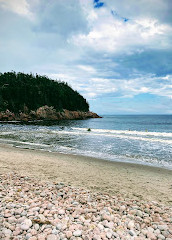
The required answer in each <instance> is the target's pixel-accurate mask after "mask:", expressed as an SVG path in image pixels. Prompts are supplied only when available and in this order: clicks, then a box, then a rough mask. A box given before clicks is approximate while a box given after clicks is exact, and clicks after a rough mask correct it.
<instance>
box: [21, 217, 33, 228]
mask: <svg viewBox="0 0 172 240" xmlns="http://www.w3.org/2000/svg"><path fill="white" fill-rule="evenodd" d="M31 226H32V221H31V220H30V219H25V220H24V222H22V223H21V226H20V228H21V229H22V230H24V231H25V230H28V229H29V228H30V227H31Z"/></svg>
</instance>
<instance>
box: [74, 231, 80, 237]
mask: <svg viewBox="0 0 172 240" xmlns="http://www.w3.org/2000/svg"><path fill="white" fill-rule="evenodd" d="M73 236H75V237H80V236H82V231H80V230H76V231H74V232H73Z"/></svg>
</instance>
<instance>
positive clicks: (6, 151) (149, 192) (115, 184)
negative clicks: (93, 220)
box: [0, 144, 172, 205]
mask: <svg viewBox="0 0 172 240" xmlns="http://www.w3.org/2000/svg"><path fill="white" fill-rule="evenodd" d="M0 172H1V173H7V172H8V173H9V172H17V173H18V174H23V175H30V176H32V177H34V178H36V179H37V180H39V179H40V180H48V181H61V182H65V183H67V184H71V185H74V186H79V187H84V188H87V189H91V190H93V191H98V192H105V193H108V194H111V195H113V194H122V195H124V196H125V197H129V198H136V199H140V200H141V199H143V200H148V201H158V202H160V203H165V204H167V205H170V204H172V197H170V196H172V188H171V181H172V175H171V170H167V169H163V168H158V167H152V166H145V165H140V164H131V163H122V162H111V161H106V160H103V159H97V158H92V157H84V156H76V155H69V154H61V153H51V152H46V151H40V150H34V151H33V150H30V149H20V148H15V147H12V146H7V145H2V144H0Z"/></svg>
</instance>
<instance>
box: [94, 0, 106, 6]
mask: <svg viewBox="0 0 172 240" xmlns="http://www.w3.org/2000/svg"><path fill="white" fill-rule="evenodd" d="M103 6H104V2H100V1H99V0H94V8H101V7H103Z"/></svg>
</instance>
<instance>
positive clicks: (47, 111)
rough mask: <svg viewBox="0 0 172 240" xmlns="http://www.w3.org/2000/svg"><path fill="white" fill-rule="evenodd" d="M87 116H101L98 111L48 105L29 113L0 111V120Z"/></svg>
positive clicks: (80, 117) (54, 119)
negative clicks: (58, 109) (75, 109)
mask: <svg viewBox="0 0 172 240" xmlns="http://www.w3.org/2000/svg"><path fill="white" fill-rule="evenodd" d="M87 118H100V116H98V115H97V114H96V113H93V112H90V111H88V112H83V111H69V110H66V109H64V110H63V111H61V112H58V111H56V110H55V109H54V108H53V107H49V106H47V105H45V106H42V107H40V108H38V109H37V110H36V111H30V112H29V113H27V112H25V113H23V112H20V113H19V114H14V113H12V112H10V111H9V110H8V109H7V110H6V111H5V112H0V121H25V122H28V121H34V120H52V121H56V120H65V119H69V120H72V119H87Z"/></svg>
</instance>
